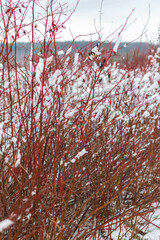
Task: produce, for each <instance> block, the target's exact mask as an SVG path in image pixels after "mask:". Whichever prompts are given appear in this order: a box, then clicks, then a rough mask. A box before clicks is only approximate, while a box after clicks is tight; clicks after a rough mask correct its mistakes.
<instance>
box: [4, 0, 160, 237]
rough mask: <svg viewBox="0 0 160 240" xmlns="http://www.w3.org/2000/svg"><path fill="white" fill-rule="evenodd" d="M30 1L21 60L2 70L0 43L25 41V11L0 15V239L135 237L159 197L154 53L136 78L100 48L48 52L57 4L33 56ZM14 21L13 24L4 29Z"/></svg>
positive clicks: (159, 82)
mask: <svg viewBox="0 0 160 240" xmlns="http://www.w3.org/2000/svg"><path fill="white" fill-rule="evenodd" d="M32 4H33V5H32V18H33V19H32V21H31V23H30V26H31V27H32V28H31V37H32V38H31V39H32V40H31V53H30V56H28V59H27V62H26V63H24V66H23V67H22V66H19V65H18V63H17V59H16V55H15V58H14V65H12V61H10V60H11V59H10V51H11V50H10V45H9V42H8V40H9V38H10V37H11V39H12V43H13V44H15V45H14V47H15V48H16V41H17V40H18V38H19V37H20V35H21V34H22V35H23V34H26V30H25V29H24V24H22V23H23V21H24V20H25V14H26V12H25V11H26V8H24V7H23V6H24V5H23V4H22V3H20V2H18V3H15V4H13V6H12V7H10V6H8V5H6V6H4V7H3V8H2V9H1V16H2V17H3V14H4V13H5V14H7V15H5V16H6V18H3V25H4V26H3V28H2V30H3V32H4V34H5V36H6V37H4V39H3V43H4V44H2V47H3V48H4V49H5V51H4V49H3V48H2V51H1V60H2V69H1V73H0V74H1V80H0V92H1V96H2V97H1V99H0V167H1V173H0V174H1V198H0V221H1V222H0V226H1V232H2V233H0V237H1V239H6V238H7V237H8V239H18V238H19V239H57V240H58V239H60V240H61V239H64V240H65V239H66V240H67V239H76V240H78V239H99V238H100V237H101V239H111V237H113V235H114V236H115V235H116V234H117V235H116V238H118V235H119V237H123V236H124V237H126V236H127V235H126V236H125V234H128V236H129V238H131V239H133V237H134V236H135V234H139V235H140V234H141V235H142V234H144V229H145V226H146V223H148V222H147V220H148V219H149V217H150V214H151V213H152V212H153V211H154V208H155V207H154V206H155V205H154V204H155V202H158V200H159V192H158V190H159V189H158V187H159V178H158V173H159V156H160V154H159V153H160V152H159V141H160V133H159V132H160V131H159V130H160V129H159V128H160V122H159V121H160V119H159V116H160V113H159V111H160V110H159V105H160V95H159V86H160V74H159V57H160V55H159V54H160V53H159V50H157V51H155V52H153V53H152V54H151V55H150V56H149V57H148V65H146V66H145V70H144V71H143V72H142V71H141V70H140V69H139V68H138V67H137V68H136V69H134V70H131V69H127V68H126V69H125V70H124V68H123V69H122V68H120V67H119V66H118V64H117V62H116V61H111V58H112V50H111V52H110V54H108V55H107V56H106V58H104V57H105V49H103V48H102V47H101V43H98V44H97V43H95V44H94V46H93V47H91V48H90V47H89V46H86V48H85V49H83V50H81V51H80V50H78V49H77V51H75V50H73V49H72V46H69V47H68V49H67V50H66V51H64V50H63V49H57V46H56V37H57V34H58V33H59V31H61V28H63V24H64V23H65V21H64V23H62V22H60V17H61V16H62V14H63V7H62V6H59V7H57V8H56V9H55V12H53V8H52V7H51V6H50V5H48V9H47V12H46V21H45V23H44V24H45V30H47V31H46V32H47V33H48V32H49V36H47V37H46V39H45V41H44V45H45V48H44V49H41V52H40V53H38V54H37V52H36V49H35V42H34V41H35V40H37V38H36V34H37V31H38V29H37V28H38V27H37V25H35V22H36V23H37V22H38V24H40V23H41V20H42V19H41V18H38V19H36V18H34V8H35V6H34V4H35V2H34V1H33V2H32ZM25 7H26V6H25ZM28 7H30V3H29V4H28ZM48 11H50V14H49V12H48ZM16 14H19V15H18V16H19V18H18V19H17V21H19V19H21V20H22V22H18V23H17V25H16V24H15V25H14V26H13V24H12V20H13V19H14V20H15V19H16V18H15V17H16V16H17V15H16ZM47 14H48V15H47ZM53 16H55V17H56V19H57V20H55V22H53ZM57 16H58V17H57ZM6 21H7V22H8V25H6ZM15 21H16V20H15ZM11 30H12V31H11ZM13 30H14V31H13ZM10 31H11V32H10ZM13 32H14V33H13ZM28 37H29V32H28ZM52 42H54V44H55V45H54V52H53V53H51V51H50V44H51V43H52ZM12 47H13V46H12ZM115 48H116V51H117V46H116V47H115ZM3 51H4V52H3ZM114 59H115V60H116V58H114ZM6 220H8V221H9V222H8V223H7V224H4V223H5V221H6ZM149 222H150V221H149ZM13 223H14V224H13ZM144 223H145V225H144Z"/></svg>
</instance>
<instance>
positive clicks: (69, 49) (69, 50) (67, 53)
mask: <svg viewBox="0 0 160 240" xmlns="http://www.w3.org/2000/svg"><path fill="white" fill-rule="evenodd" d="M71 51H72V46H71V47H70V48H68V49H67V52H66V55H69V54H70V53H71Z"/></svg>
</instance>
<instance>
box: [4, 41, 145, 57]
mask: <svg viewBox="0 0 160 240" xmlns="http://www.w3.org/2000/svg"><path fill="white" fill-rule="evenodd" d="M71 45H72V49H73V51H77V50H83V49H84V48H85V46H87V45H88V46H91V47H93V46H94V45H96V42H89V41H76V42H72V41H67V42H57V43H56V48H57V51H60V50H62V49H63V51H64V52H65V51H66V50H67V49H68V48H69V47H70V46H71ZM107 45H108V46H109V47H110V48H111V49H112V48H113V46H114V43H109V42H104V43H102V47H104V46H107ZM149 46H150V44H149V43H145V42H141V43H139V42H134V43H128V42H122V43H120V46H119V54H125V53H127V52H130V51H132V50H136V49H138V48H139V49H140V50H141V51H146V50H147V49H149ZM34 47H35V50H36V52H37V53H38V52H39V51H40V50H41V49H42V50H43V49H44V48H45V47H46V46H45V43H43V42H37V43H35V45H34ZM49 48H50V49H51V50H53V51H54V43H51V44H50V47H49ZM30 51H31V43H26V42H19V43H16V55H17V59H18V61H22V60H23V59H24V58H27V57H28V56H29V54H30ZM11 55H12V56H14V55H15V45H13V46H12V51H11ZM3 56H4V53H3V54H2V56H1V60H2V58H3Z"/></svg>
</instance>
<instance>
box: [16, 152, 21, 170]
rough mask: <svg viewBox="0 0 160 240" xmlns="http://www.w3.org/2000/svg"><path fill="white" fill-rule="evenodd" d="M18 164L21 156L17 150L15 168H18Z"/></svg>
mask: <svg viewBox="0 0 160 240" xmlns="http://www.w3.org/2000/svg"><path fill="white" fill-rule="evenodd" d="M20 163H21V154H20V151H19V150H18V153H17V160H16V163H15V168H16V167H18V166H19V165H20Z"/></svg>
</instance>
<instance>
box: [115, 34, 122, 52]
mask: <svg viewBox="0 0 160 240" xmlns="http://www.w3.org/2000/svg"><path fill="white" fill-rule="evenodd" d="M121 41H122V36H121V35H119V36H118V38H117V40H116V42H115V44H114V47H113V52H115V53H117V52H118V48H119V45H120V43H121Z"/></svg>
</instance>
